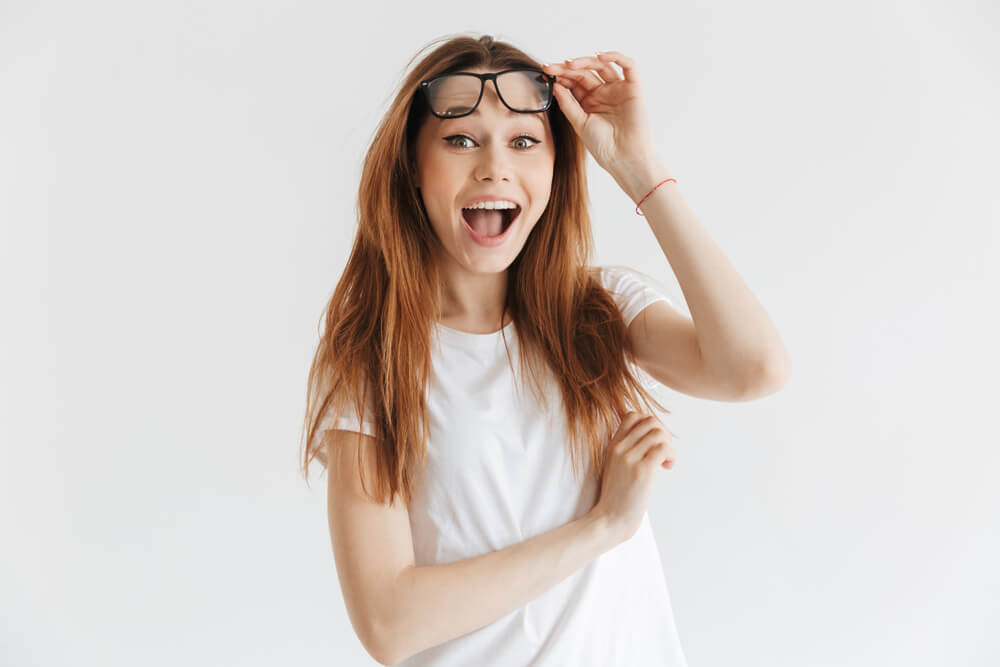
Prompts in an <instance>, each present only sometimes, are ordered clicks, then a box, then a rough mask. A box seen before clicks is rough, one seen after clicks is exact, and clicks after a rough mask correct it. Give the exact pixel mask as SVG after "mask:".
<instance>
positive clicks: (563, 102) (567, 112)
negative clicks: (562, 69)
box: [552, 81, 587, 134]
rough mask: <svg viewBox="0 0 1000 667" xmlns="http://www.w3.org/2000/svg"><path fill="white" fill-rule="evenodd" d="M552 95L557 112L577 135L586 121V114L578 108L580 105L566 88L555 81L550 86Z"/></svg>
mask: <svg viewBox="0 0 1000 667" xmlns="http://www.w3.org/2000/svg"><path fill="white" fill-rule="evenodd" d="M552 94H553V95H555V98H556V103H557V104H558V105H559V110H560V111H561V112H562V114H563V115H564V116H566V120H568V121H569V124H570V125H572V126H573V129H574V130H575V131H576V132H577V133H578V134H579V133H580V132H582V130H583V123H584V121H585V120H586V119H587V113H586V112H585V111H584V110H583V108H582V107H581V106H580V103H579V102H577V101H576V98H575V97H573V93H571V92H570V91H569V89H568V88H566V86H564V85H562V84H561V83H559V81H556V82H555V83H554V84H552Z"/></svg>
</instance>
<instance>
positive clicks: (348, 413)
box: [312, 399, 375, 467]
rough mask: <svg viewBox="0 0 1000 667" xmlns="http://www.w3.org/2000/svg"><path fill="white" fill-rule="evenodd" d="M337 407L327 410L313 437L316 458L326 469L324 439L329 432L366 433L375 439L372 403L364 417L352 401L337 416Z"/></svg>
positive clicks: (331, 406) (369, 404) (333, 406)
mask: <svg viewBox="0 0 1000 667" xmlns="http://www.w3.org/2000/svg"><path fill="white" fill-rule="evenodd" d="M336 411H337V410H336V406H335V405H333V403H332V402H331V405H330V406H329V407H328V408H327V411H326V412H325V413H324V414H323V416H322V417H321V418H320V420H319V425H318V426H317V427H316V434H315V435H314V436H313V440H312V448H313V449H314V450H316V452H317V454H316V458H318V459H319V460H320V462H321V463H322V464H323V466H324V467H326V464H327V459H326V448H325V446H324V443H323V439H324V437H325V435H326V432H327V431H332V430H340V431H356V432H358V433H364V434H365V435H370V436H372V437H375V424H374V422H372V420H371V414H372V410H371V401H370V399H369V403H368V406H367V411H366V413H365V415H364V417H363V418H362V417H359V416H358V412H357V410H355V409H354V404H353V402H351V401H349V400H348V401H347V402H346V404H345V405H344V406H343V407H342V408H341V413H340V414H339V415H335V414H334V413H335V412H336Z"/></svg>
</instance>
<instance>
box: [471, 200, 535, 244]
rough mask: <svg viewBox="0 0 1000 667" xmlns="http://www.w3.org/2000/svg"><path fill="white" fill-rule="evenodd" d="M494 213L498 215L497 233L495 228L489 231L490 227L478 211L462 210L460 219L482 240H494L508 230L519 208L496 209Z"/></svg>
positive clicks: (519, 210)
mask: <svg viewBox="0 0 1000 667" xmlns="http://www.w3.org/2000/svg"><path fill="white" fill-rule="evenodd" d="M495 212H496V213H499V214H500V229H499V231H498V230H496V228H495V227H494V228H493V229H490V226H489V225H488V223H487V222H486V220H485V217H486V216H485V215H484V214H482V213H480V212H479V211H475V210H470V209H465V208H463V209H462V219H463V220H465V224H466V225H468V227H469V229H471V230H472V231H474V232H476V233H477V234H478V235H479V236H481V237H484V238H495V237H499V236H502V235H503V234H504V233H506V231H507V230H508V229H510V226H511V224H512V223H513V222H514V220H516V219H517V217H518V216H519V215H520V214H521V207H520V206H518V207H516V208H501V209H496V211H495ZM493 224H494V225H495V224H496V222H495V221H494V223H493ZM491 232H492V233H491Z"/></svg>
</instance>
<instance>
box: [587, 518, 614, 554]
mask: <svg viewBox="0 0 1000 667" xmlns="http://www.w3.org/2000/svg"><path fill="white" fill-rule="evenodd" d="M581 521H582V522H583V523H584V525H586V526H587V530H588V531H589V532H590V535H591V536H592V537H593V539H594V541H595V542H597V543H598V544H600V545H601V550H602V551H610V550H611V549H613V548H615V547H616V546H618V545H619V544H620V543H621V542H622V540H621V539H620V537H619V532H618V530H617V529H616V527H615V525H614V524H613V523H612V522H611V521H610V520H609V519H608V518H607V516H605V515H604V514H601V513H600V512H597V511H595V510H591V511H590V512H588V513H587V514H586V515H585V516H584V517H583V518H582V519H581Z"/></svg>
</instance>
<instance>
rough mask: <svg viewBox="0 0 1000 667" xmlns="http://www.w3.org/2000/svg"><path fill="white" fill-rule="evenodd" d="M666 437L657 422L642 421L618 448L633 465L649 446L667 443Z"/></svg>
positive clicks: (665, 433)
mask: <svg viewBox="0 0 1000 667" xmlns="http://www.w3.org/2000/svg"><path fill="white" fill-rule="evenodd" d="M667 437H669V436H667V432H666V431H665V430H664V429H663V427H662V426H660V424H659V423H658V422H656V421H646V420H643V421H641V422H639V423H638V424H637V425H636V426H635V427H634V428H633V429H632V430H631V431H629V434H628V436H626V438H625V440H624V441H623V442H622V444H621V446H620V448H621V450H622V451H623V452H624V456H625V459H626V460H628V461H630V462H632V463H635V462H636V461H638V460H639V459H641V458H642V457H643V456H645V454H646V452H647V451H648V450H649V447H650V445H651V444H653V443H656V442H667Z"/></svg>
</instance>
